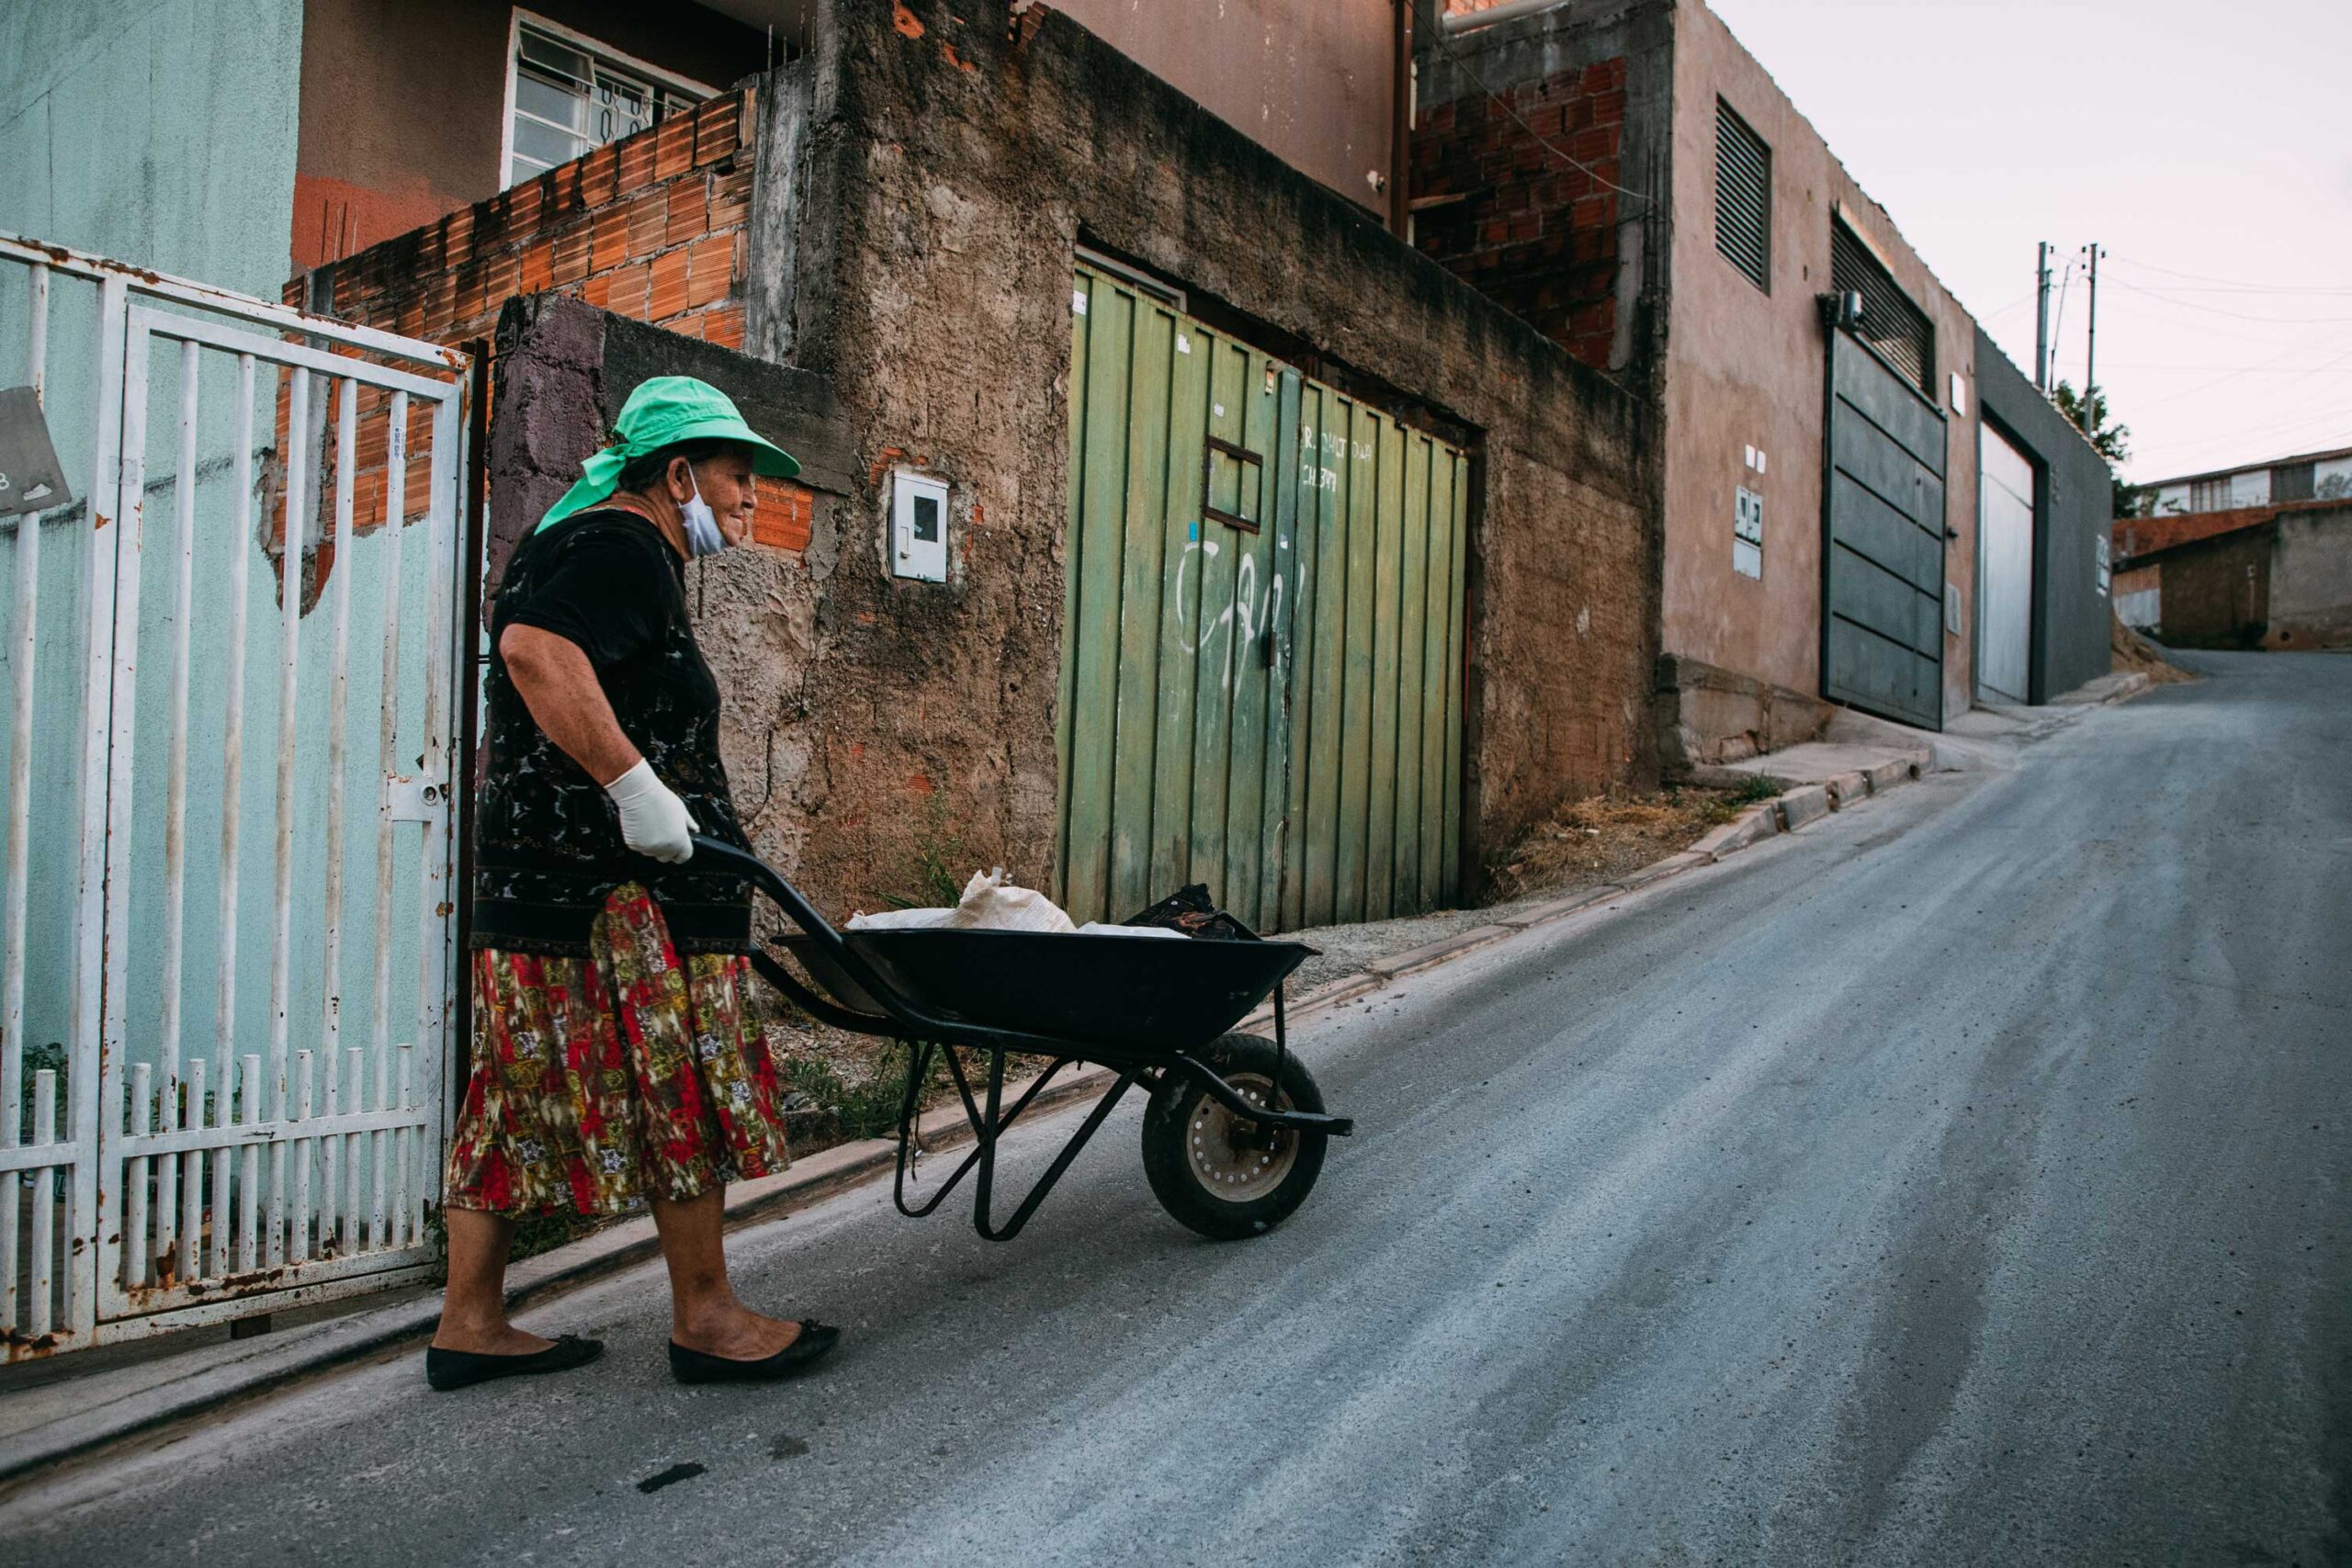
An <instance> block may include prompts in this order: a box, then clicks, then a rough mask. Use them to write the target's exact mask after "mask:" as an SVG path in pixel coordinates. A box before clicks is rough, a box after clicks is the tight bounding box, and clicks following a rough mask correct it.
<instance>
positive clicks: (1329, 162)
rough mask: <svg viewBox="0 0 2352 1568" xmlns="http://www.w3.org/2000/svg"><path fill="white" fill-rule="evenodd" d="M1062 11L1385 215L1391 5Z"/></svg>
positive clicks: (1335, 2)
mask: <svg viewBox="0 0 2352 1568" xmlns="http://www.w3.org/2000/svg"><path fill="white" fill-rule="evenodd" d="M1054 9H1055V10H1057V11H1059V12H1060V13H1061V14H1062V15H1064V16H1066V17H1069V19H1070V20H1071V21H1073V22H1076V23H1077V24H1078V25H1079V26H1080V27H1082V28H1085V29H1086V30H1087V31H1089V32H1091V33H1092V34H1093V35H1094V36H1095V37H1097V38H1099V39H1102V40H1103V42H1105V43H1107V44H1109V45H1110V46H1111V47H1112V48H1114V49H1115V50H1117V51H1120V52H1121V53H1122V54H1125V55H1126V56H1127V57H1128V58H1129V59H1131V60H1133V61H1135V62H1136V63H1137V64H1139V65H1141V66H1142V67H1143V68H1144V69H1145V70H1147V71H1148V72H1150V73H1152V74H1153V75H1155V76H1158V77H1159V78H1160V79H1161V80H1162V81H1164V82H1166V83H1168V84H1169V85H1170V86H1173V87H1174V88H1176V90H1177V91H1179V92H1181V93H1182V94H1184V95H1185V96H1187V97H1190V98H1192V99H1193V101H1195V102H1196V103H1198V104H1199V105H1200V106H1201V107H1203V108H1204V109H1206V110H1208V111H1209V112H1210V113H1211V114H1213V115H1215V116H1216V117H1217V118H1219V119H1222V120H1224V121H1225V122H1226V123H1227V125H1230V126H1232V127H1234V128H1235V129H1236V130H1239V131H1241V132H1242V133H1243V134H1244V135H1246V136H1248V137H1249V138H1250V140H1251V141H1256V142H1258V143H1259V144H1260V145H1261V146H1263V147H1264V148H1265V149H1266V150H1267V151H1269V152H1272V153H1273V154H1274V155H1275V156H1276V157H1278V158H1280V159H1282V160H1283V162H1284V163H1286V164H1290V165H1291V166H1292V167H1294V168H1296V169H1300V170H1303V171H1305V172H1306V173H1307V174H1309V175H1314V176H1315V177H1316V178H1317V179H1318V180H1321V181H1322V182H1323V183H1324V184H1325V185H1327V186H1330V187H1331V188H1332V189H1333V190H1336V191H1338V192H1339V193H1340V195H1341V196H1344V197H1347V198H1348V199H1349V200H1351V201H1353V202H1355V203H1357V204H1358V205H1359V206H1362V207H1364V208H1368V209H1371V210H1372V211H1373V212H1374V214H1375V215H1377V214H1385V212H1386V211H1387V210H1388V195H1387V188H1386V187H1387V180H1388V177H1389V159H1390V152H1389V144H1390V142H1391V141H1392V140H1393V138H1394V135H1395V131H1394V127H1393V126H1392V125H1391V123H1390V120H1391V116H1390V106H1391V105H1392V104H1393V103H1394V101H1395V99H1394V96H1393V95H1392V92H1391V89H1390V79H1391V77H1392V76H1393V74H1394V73H1395V69H1396V65H1395V61H1396V53H1397V45H1396V26H1397V7H1396V4H1395V0H1225V3H1224V4H1221V5H1218V6H1214V7H1212V6H1197V5H1168V4H1165V3H1164V0H1147V3H1142V4H1139V3H1138V0H1054ZM1367 175H1379V176H1380V180H1379V183H1377V184H1375V183H1374V181H1373V180H1371V179H1368V178H1367V177H1366V176H1367Z"/></svg>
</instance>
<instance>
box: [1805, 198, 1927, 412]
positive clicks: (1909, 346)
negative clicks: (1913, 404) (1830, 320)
mask: <svg viewBox="0 0 2352 1568" xmlns="http://www.w3.org/2000/svg"><path fill="white" fill-rule="evenodd" d="M1829 276H1830V287H1832V288H1835V289H1837V290H1838V292H1839V293H1840V294H1859V295H1860V296H1861V297H1862V324H1861V325H1860V327H1858V328H1857V329H1855V330H1856V333H1857V335H1859V336H1860V338H1861V339H1862V341H1863V342H1865V343H1867V344H1870V345H1871V347H1872V348H1874V349H1876V350H1878V352H1879V353H1880V355H1883V357H1884V358H1885V360H1886V362H1887V363H1888V364H1890V365H1892V366H1894V368H1895V369H1896V371H1898V372H1899V373H1900V374H1901V375H1902V376H1903V377H1904V378H1905V379H1906V380H1908V381H1910V382H1911V383H1912V384H1913V385H1914V386H1916V387H1917V388H1918V389H1920V390H1921V391H1923V392H1926V393H1927V394H1928V396H1929V397H1931V398H1932V397H1933V396H1934V395H1935V384H1936V328H1935V323H1934V322H1932V321H1928V314H1927V312H1926V311H1924V310H1920V309H1919V307H1918V306H1917V305H1915V304H1913V303H1912V302H1911V297H1910V296H1909V295H1907V294H1905V293H1904V292H1903V290H1902V288H1899V287H1898V286H1897V285H1896V283H1895V281H1894V278H1893V277H1892V276H1889V275H1888V273H1887V270H1886V268H1885V267H1883V266H1882V265H1879V259H1878V257H1876V256H1874V255H1872V254H1871V250H1870V247H1869V246H1868V245H1865V244H1864V243H1862V241H1861V238H1860V235H1858V234H1856V233H1855V232H1854V231H1852V230H1851V229H1849V228H1848V227H1846V224H1845V221H1844V220H1842V219H1840V220H1832V222H1831V225H1830V231H1829Z"/></svg>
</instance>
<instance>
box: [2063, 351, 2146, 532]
mask: <svg viewBox="0 0 2352 1568" xmlns="http://www.w3.org/2000/svg"><path fill="white" fill-rule="evenodd" d="M2051 402H2053V404H2058V412H2061V413H2065V416H2067V419H2072V421H2075V428H2076V430H2082V433H2084V437H2088V442H2091V449H2093V451H2096V454H2098V456H2103V458H2108V482H2109V484H2112V487H2114V513H2112V514H2114V517H2131V514H2133V513H2135V510H2138V503H2141V491H2138V487H2135V484H2124V478H2121V475H2120V472H2117V470H2120V468H2121V466H2124V463H2126V461H2129V458H2131V425H2117V423H2109V421H2108V392H2105V390H2100V388H2096V386H2093V388H2088V390H2086V392H2076V390H2075V383H2072V381H2061V383H2058V390H2055V392H2051Z"/></svg>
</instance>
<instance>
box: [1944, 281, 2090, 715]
mask: <svg viewBox="0 0 2352 1568" xmlns="http://www.w3.org/2000/svg"><path fill="white" fill-rule="evenodd" d="M1976 402H1977V412H1978V416H1979V418H1981V419H1984V420H1988V421H1990V422H1992V423H1994V424H1995V425H1996V426H1997V427H1998V428H1999V429H2000V430H2001V431H2003V432H2004V433H2005V434H2007V437H2008V439H2009V440H2010V441H2011V442H2013V443H2015V444H2016V446H2018V449H2019V450H2020V451H2023V452H2024V453H2025V454H2026V455H2027V456H2028V457H2031V458H2032V459H2034V461H2035V462H2036V464H2037V465H2038V467H2039V471H2038V473H2037V475H2036V481H2037V482H2036V490H2037V492H2038V493H2037V494H2036V495H2035V497H2034V509H2033V511H2034V517H2033V651H2032V656H2031V659H2030V662H2029V670H2028V689H2027V694H2026V695H2027V699H2028V700H2029V701H2030V702H2037V703H2046V702H2048V701H2049V700H2050V699H2051V698H2052V697H2055V696H2059V695H2061V694H2064V693H2067V692H2071V691H2073V690H2074V689H2075V687H2077V686H2079V685H2081V684H2082V683H2083V682H2086V681H2088V680H2091V679H2093V678H2094V677H2097V676H2100V675H2104V674H2106V673H2107V672H2108V671H2109V669H2110V668H2112V667H2113V664H2114V651H2113V649H2114V638H2113V637H2112V635H2111V634H2110V633H2109V627H2108V622H2109V617H2110V615H2111V613H2112V612H2111V611H2110V609H2109V596H2108V593H2107V592H2103V591H2102V590H2101V589H2100V587H2099V583H2098V547H2099V538H2100V536H2101V535H2103V534H2104V533H2105V532H2106V530H2107V527H2108V525H2109V517H2108V513H2109V511H2110V510H2112V502H2113V497H2114V493H2115V492H2114V488H2113V485H2112V483H2111V482H2110V480H2109V474H2108V468H2107V459H2106V458H2104V457H2100V456H2099V455H2098V452H2097V451H2096V450H2095V449H2094V448H2093V447H2092V446H2091V444H2090V443H2089V442H2088V441H2087V440H2086V439H2084V436H2083V433H2082V431H2081V429H2080V428H2079V427H2077V426H2076V425H2075V422H2074V421H2072V420H2070V419H2068V418H2067V417H2066V416H2065V415H2064V414H2062V413H2060V412H2058V411H2057V409H2056V408H2055V407H2053V406H2052V404H2051V401H2050V400H2049V399H2047V398H2045V397H2043V396H2042V395H2041V392H2040V391H2038V390H2037V389H2035V387H2034V385H2033V383H2032V382H2030V381H2029V380H2027V379H2026V378H2025V373H2024V372H2023V371H2021V370H2019V369H2018V367H2016V366H2014V365H2012V364H2010V363H2009V361H2008V356H2007V355H2004V354H2003V353H2002V352H2001V350H2000V348H1999V346H1998V345H1997V344H1995V343H1994V342H1993V340H1992V339H1991V338H1989V337H1987V336H1985V333H1984V330H1983V329H1982V328H1979V329H1977V332H1976ZM1975 624H1976V620H1975V617H1974V616H1973V615H1972V616H1970V617H1969V625H1970V626H1971V627H1972V628H1973V626H1975ZM1972 647H1973V644H1972Z"/></svg>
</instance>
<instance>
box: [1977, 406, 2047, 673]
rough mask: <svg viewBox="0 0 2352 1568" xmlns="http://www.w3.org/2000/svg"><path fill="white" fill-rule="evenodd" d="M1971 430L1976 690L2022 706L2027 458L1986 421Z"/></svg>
mask: <svg viewBox="0 0 2352 1568" xmlns="http://www.w3.org/2000/svg"><path fill="white" fill-rule="evenodd" d="M1978 428H1979V430H1980V431H1981V432H1982V438H1981V439H1980V440H1979V442H1978V444H1977V450H1978V454H1979V456H1978V461H1977V470H1978V473H1979V475H1980V479H1979V481H1978V484H1977V494H1978V497H1979V500H1978V503H1977V508H1976V540H1977V543H1976V563H1977V564H1976V687H1977V690H1978V691H1979V692H1980V693H1989V694H1992V695H1994V696H1996V697H2005V698H2007V700H2008V701H2010V702H2013V703H2022V702H2027V701H2030V675H2029V672H2028V671H2029V666H2030V662H2031V654H2032V651H2033V492H2034V471H2033V463H2032V460H2031V459H2030V458H2029V457H2026V455H2025V454H2024V453H2022V452H2020V451H2018V449H2017V447H2016V446H2013V445H2012V444H2011V443H2010V442H2009V440H2008V439H2007V437H2006V436H2004V435H2003V434H2001V433H2000V432H1999V431H1997V430H1996V429H1994V428H1993V426H1992V425H1990V424H1989V423H1987V424H1981V425H1979V427H1978Z"/></svg>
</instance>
